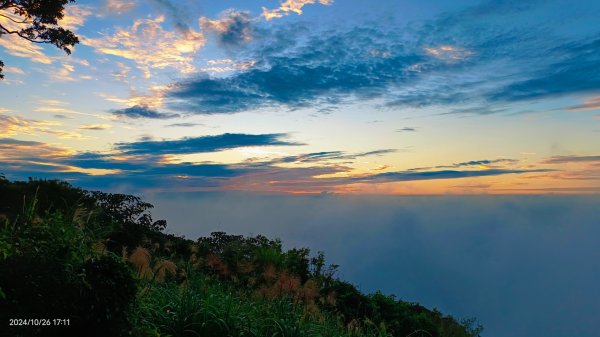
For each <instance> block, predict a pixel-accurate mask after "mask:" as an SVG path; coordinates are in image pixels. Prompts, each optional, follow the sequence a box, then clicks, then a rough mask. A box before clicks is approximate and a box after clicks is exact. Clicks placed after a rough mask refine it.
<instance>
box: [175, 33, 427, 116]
mask: <svg viewBox="0 0 600 337" xmlns="http://www.w3.org/2000/svg"><path fill="white" fill-rule="evenodd" d="M305 31H306V30H305V29H299V28H298V27H295V26H293V27H287V28H284V29H282V31H278V32H275V33H273V35H272V36H271V37H270V38H265V40H264V42H263V44H261V45H260V46H259V47H258V49H256V50H254V51H253V52H252V53H253V55H252V57H251V59H254V60H256V61H255V62H256V63H255V64H254V66H253V67H252V68H249V69H247V70H243V71H239V72H237V73H235V74H233V75H231V76H227V77H224V78H210V77H207V76H202V75H200V76H197V77H195V78H193V77H192V78H190V79H187V80H185V81H181V82H178V83H175V84H174V85H173V86H171V87H170V88H169V89H168V90H167V91H166V97H168V98H169V99H170V102H169V103H168V104H170V106H171V107H173V108H176V109H183V110H186V111H190V112H195V113H231V112H239V111H244V110H251V109H258V108H263V107H276V106H288V107H290V108H298V107H305V106H316V105H320V104H324V103H325V104H328V105H331V104H335V103H340V101H341V100H342V99H344V98H347V97H348V96H353V97H355V98H364V99H370V98H374V97H378V96H381V95H382V94H384V93H385V92H386V91H387V88H388V87H389V86H391V85H394V84H398V83H402V82H404V81H406V80H408V79H409V78H411V77H412V76H413V75H412V71H410V67H411V65H412V64H414V63H417V62H419V61H421V60H422V59H423V58H424V57H426V56H425V55H423V52H422V51H419V53H420V54H414V53H411V52H407V51H406V50H405V48H404V47H403V46H402V45H400V44H397V43H396V42H395V41H394V39H396V38H398V35H397V33H395V32H386V33H385V34H384V33H382V32H380V31H378V30H377V29H372V28H355V29H352V30H350V31H347V32H344V33H339V32H333V33H331V32H329V33H325V32H320V33H319V34H318V35H310V36H308V37H306V38H300V36H298V34H301V33H302V32H305ZM387 33H389V34H387ZM374 36H376V37H377V38H376V39H375V38H374ZM342 46H343V47H342ZM373 50H390V54H389V55H388V54H385V55H383V56H382V55H376V56H373V53H372V51H373Z"/></svg>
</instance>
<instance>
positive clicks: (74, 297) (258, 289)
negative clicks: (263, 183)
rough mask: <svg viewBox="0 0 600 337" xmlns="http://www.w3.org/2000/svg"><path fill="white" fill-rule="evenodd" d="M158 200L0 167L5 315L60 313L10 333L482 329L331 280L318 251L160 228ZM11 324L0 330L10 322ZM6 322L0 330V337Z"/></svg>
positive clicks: (451, 334) (445, 335)
mask: <svg viewBox="0 0 600 337" xmlns="http://www.w3.org/2000/svg"><path fill="white" fill-rule="evenodd" d="M151 208H152V205H151V204H148V203H145V202H143V201H141V200H140V199H139V198H138V197H135V196H129V195H122V194H108V193H103V192H88V191H84V190H81V189H78V188H75V187H72V186H70V185H69V184H68V183H64V182H59V181H46V180H31V179H30V180H29V181H27V182H10V181H8V180H6V179H5V178H4V177H3V176H1V175H0V270H2V271H3V272H2V273H0V319H2V320H4V321H6V319H8V317H7V315H8V314H10V317H22V318H39V317H63V318H69V319H70V320H71V326H69V327H68V328H65V327H62V328H61V327H52V328H48V327H45V328H44V329H41V328H40V327H29V328H23V327H8V328H9V329H10V330H9V331H7V334H8V335H14V336H38V335H44V334H45V335H48V336H54V335H61V336H119V335H134V336H209V337H210V336H282V337H283V336H332V337H333V336H342V337H345V336H348V337H350V336H353V337H362V336H373V337H375V336H377V337H384V336H394V337H398V336H402V337H404V336H409V335H411V336H416V335H419V334H423V335H428V336H439V337H476V336H479V335H480V333H481V330H482V328H481V326H479V325H476V322H475V321H474V320H473V319H467V320H463V321H460V322H459V321H457V320H456V319H454V318H453V317H451V316H445V315H443V314H441V313H440V312H438V311H437V310H429V309H427V308H424V307H422V306H420V305H418V304H416V303H409V302H405V301H402V300H398V299H396V298H395V297H394V296H388V295H384V294H382V293H380V292H376V293H374V294H368V295H367V294H363V293H362V292H360V291H359V290H358V289H357V288H356V287H355V286H354V285H352V284H350V283H348V282H345V281H343V280H340V279H338V278H335V277H334V275H335V271H336V269H337V266H336V265H327V264H326V260H325V255H324V253H323V252H318V253H317V254H316V255H312V254H311V251H310V249H308V248H292V249H288V250H285V249H283V246H282V243H281V241H280V240H278V239H276V240H271V239H268V238H267V237H265V236H262V235H258V236H254V237H244V236H241V235H230V234H226V233H224V232H215V233H212V234H211V235H210V236H208V237H201V238H199V239H198V240H196V241H192V240H189V239H186V238H184V237H180V236H176V235H172V234H165V233H163V232H162V230H164V228H165V226H166V222H154V221H152V218H151V215H150V213H149V211H148V210H149V209H151ZM6 328H7V327H6V326H2V327H0V329H6ZM2 333H3V331H0V335H1V334H2Z"/></svg>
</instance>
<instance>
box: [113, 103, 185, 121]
mask: <svg viewBox="0 0 600 337" xmlns="http://www.w3.org/2000/svg"><path fill="white" fill-rule="evenodd" d="M110 112H111V113H112V114H113V115H115V116H119V117H128V118H134V119H137V118H148V119H169V118H175V117H179V115H178V114H171V113H161V112H158V111H156V110H154V109H151V108H149V107H148V106H145V105H135V106H132V107H129V108H124V109H114V110H111V111H110Z"/></svg>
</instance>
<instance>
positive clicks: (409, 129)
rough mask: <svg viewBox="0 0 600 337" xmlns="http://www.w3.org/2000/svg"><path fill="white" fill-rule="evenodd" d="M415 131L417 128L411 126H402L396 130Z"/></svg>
mask: <svg viewBox="0 0 600 337" xmlns="http://www.w3.org/2000/svg"><path fill="white" fill-rule="evenodd" d="M416 131H417V129H416V128H412V127H403V128H400V129H397V130H396V132H416Z"/></svg>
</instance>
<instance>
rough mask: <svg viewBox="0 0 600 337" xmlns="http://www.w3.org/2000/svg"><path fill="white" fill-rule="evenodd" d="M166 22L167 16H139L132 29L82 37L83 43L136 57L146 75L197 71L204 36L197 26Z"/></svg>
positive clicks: (136, 61) (108, 53)
mask: <svg viewBox="0 0 600 337" xmlns="http://www.w3.org/2000/svg"><path fill="white" fill-rule="evenodd" d="M164 21H165V17H164V16H159V17H157V18H155V19H138V20H135V21H134V23H133V25H132V26H131V27H129V28H128V29H123V28H118V29H117V31H116V32H115V34H114V35H109V36H103V37H100V38H96V39H92V38H82V39H81V43H82V44H84V45H87V46H90V47H92V48H94V49H96V51H97V52H99V53H102V54H107V55H114V56H119V57H123V58H126V59H130V60H133V61H134V62H135V63H136V65H137V67H138V69H140V70H141V71H142V72H143V73H144V76H145V77H150V76H151V71H152V70H153V69H165V68H172V69H176V70H178V71H179V72H181V73H190V72H193V71H194V69H195V68H194V65H193V60H194V56H195V55H196V53H197V52H198V50H200V48H201V47H202V46H204V43H205V39H204V35H202V34H201V33H200V32H197V31H195V30H193V29H188V30H186V31H181V30H176V31H168V30H165V29H164V28H163V22H164Z"/></svg>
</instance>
